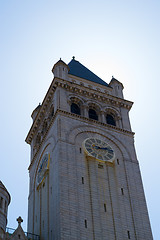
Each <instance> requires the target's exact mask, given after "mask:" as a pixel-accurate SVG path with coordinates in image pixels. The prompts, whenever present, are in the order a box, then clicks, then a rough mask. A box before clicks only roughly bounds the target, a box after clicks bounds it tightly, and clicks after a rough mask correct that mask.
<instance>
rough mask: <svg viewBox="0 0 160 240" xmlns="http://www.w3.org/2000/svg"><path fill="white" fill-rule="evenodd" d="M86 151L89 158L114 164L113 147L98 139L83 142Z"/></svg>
mask: <svg viewBox="0 0 160 240" xmlns="http://www.w3.org/2000/svg"><path fill="white" fill-rule="evenodd" d="M83 146H84V150H85V152H86V154H87V155H88V156H91V157H94V158H96V159H97V160H99V161H103V162H107V161H108V162H113V160H114V158H115V153H114V151H113V149H112V148H111V146H110V145H109V144H108V143H106V142H103V141H101V140H100V139H97V138H87V139H86V140H85V141H84V142H83Z"/></svg>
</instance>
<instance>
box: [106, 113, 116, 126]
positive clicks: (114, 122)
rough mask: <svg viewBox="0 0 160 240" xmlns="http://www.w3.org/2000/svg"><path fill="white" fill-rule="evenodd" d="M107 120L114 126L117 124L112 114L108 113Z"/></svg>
mask: <svg viewBox="0 0 160 240" xmlns="http://www.w3.org/2000/svg"><path fill="white" fill-rule="evenodd" d="M106 122H107V124H110V125H112V126H116V121H115V119H114V117H113V116H112V115H111V114H107V116H106Z"/></svg>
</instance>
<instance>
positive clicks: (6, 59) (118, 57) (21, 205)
mask: <svg viewBox="0 0 160 240" xmlns="http://www.w3.org/2000/svg"><path fill="white" fill-rule="evenodd" d="M159 13H160V1H158V0H157V1H156V0H150V1H148V0H145V1H144V0H134V1H128V0H126V1H125V0H121V1H120V0H119V1H118V0H117V1H115V0H113V1H110V0H97V1H94V0H92V1H91V0H88V1H87V0H85V1H84V0H81V1H75V0H74V1H71V0H68V1H64V0H62V1H54V0H52V1H49V0H45V1H42V0H35V1H31V0H28V1H21V0H19V1H18V0H14V1H13V0H10V1H3V0H1V1H0V32H1V37H0V69H1V71H0V81H1V84H0V86H1V94H0V107H1V118H0V126H1V138H0V147H1V160H0V166H1V167H0V179H1V180H2V182H3V183H4V184H5V185H6V187H7V189H8V191H9V192H10V194H11V197H12V200H11V204H10V206H9V213H8V226H9V227H13V228H16V227H17V223H16V221H15V219H16V218H17V217H18V216H19V215H21V216H22V218H23V219H24V223H23V224H22V226H23V228H24V230H27V198H28V180H29V179H28V170H27V168H28V166H29V159H30V147H29V146H28V145H27V144H26V143H25V141H24V140H25V137H26V135H27V133H28V131H29V128H30V126H31V123H32V121H31V117H30V115H31V113H32V111H33V109H34V108H35V107H36V106H37V105H38V104H39V102H42V100H43V98H44V96H45V94H46V91H47V89H48V87H49V85H50V83H51V81H52V78H53V75H52V73H51V69H52V66H53V64H54V63H55V62H57V61H58V60H59V58H60V57H61V58H62V59H63V60H64V61H65V62H66V63H68V62H69V61H70V60H71V58H72V56H73V55H74V56H75V57H76V59H77V60H78V61H80V62H81V63H82V64H83V65H85V66H86V67H88V68H89V69H90V70H92V71H93V72H94V73H96V74H97V75H98V76H99V77H101V78H102V79H104V80H105V81H106V82H109V81H110V79H111V77H112V75H113V76H114V77H115V78H117V79H118V80H119V81H121V82H122V83H123V85H124V87H125V88H124V95H125V98H126V99H128V100H131V101H134V106H133V108H132V110H131V112H130V117H131V124H132V130H133V131H134V132H135V133H136V135H135V145H136V150H137V156H138V160H139V163H140V168H141V172H142V179H143V184H144V189H145V195H146V200H147V205H148V210H149V215H150V221H151V226H152V230H153V235H154V239H155V240H159V238H160V226H159V216H160V204H159V203H160V190H159V182H160V174H159V169H160V158H159V147H160V146H159V144H160V141H159V136H160V125H159V119H160V107H159V100H160V94H159V90H160V81H159V75H160V66H159V62H160V60H159V59H160V31H159V29H160V14H159Z"/></svg>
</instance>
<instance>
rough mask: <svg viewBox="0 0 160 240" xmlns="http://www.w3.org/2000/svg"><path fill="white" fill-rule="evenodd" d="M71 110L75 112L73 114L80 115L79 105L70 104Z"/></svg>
mask: <svg viewBox="0 0 160 240" xmlns="http://www.w3.org/2000/svg"><path fill="white" fill-rule="evenodd" d="M71 112H72V113H75V114H78V115H81V110H80V107H79V106H78V105H77V104H76V103H72V104H71Z"/></svg>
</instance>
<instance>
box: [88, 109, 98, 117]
mask: <svg viewBox="0 0 160 240" xmlns="http://www.w3.org/2000/svg"><path fill="white" fill-rule="evenodd" d="M89 118H91V119H94V120H98V115H97V113H96V111H95V110H94V109H92V108H90V109H89Z"/></svg>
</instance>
